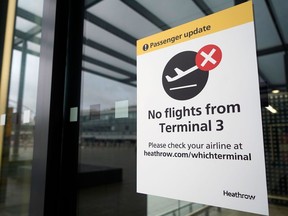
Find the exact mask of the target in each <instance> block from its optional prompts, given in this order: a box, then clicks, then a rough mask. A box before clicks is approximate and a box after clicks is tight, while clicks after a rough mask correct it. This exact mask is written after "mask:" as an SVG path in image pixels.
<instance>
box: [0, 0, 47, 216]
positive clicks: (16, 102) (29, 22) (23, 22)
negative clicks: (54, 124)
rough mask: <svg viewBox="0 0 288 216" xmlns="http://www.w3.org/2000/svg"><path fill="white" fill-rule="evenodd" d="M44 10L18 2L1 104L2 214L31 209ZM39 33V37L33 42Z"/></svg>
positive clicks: (21, 214) (40, 4)
mask: <svg viewBox="0 0 288 216" xmlns="http://www.w3.org/2000/svg"><path fill="white" fill-rule="evenodd" d="M11 2H12V1H11ZM23 11H24V12H23ZM42 11H43V1H42V0H39V1H36V2H35V1H24V0H19V1H18V5H17V13H16V17H15V31H14V40H13V45H12V59H11V64H10V65H11V70H10V71H9V78H10V79H9V80H7V82H8V83H9V88H8V89H7V90H8V91H7V104H2V103H1V107H7V108H6V110H5V115H6V121H5V122H3V123H5V125H4V126H3V127H4V131H5V135H4V138H3V140H1V141H3V144H2V145H0V148H1V150H2V155H0V159H1V161H2V163H1V167H0V170H1V177H0V186H1V190H0V215H3V216H4V215H7V216H12V215H17V216H18V215H19V216H24V215H25V216H26V215H28V210H29V202H30V186H31V170H32V159H33V158H32V155H33V145H34V127H35V120H34V119H35V115H36V112H35V111H36V97H37V84H38V72H39V71H38V69H39V53H40V39H41V34H39V33H40V32H41V23H40V22H39V16H42ZM36 15H37V17H38V18H36ZM36 28H37V29H38V30H37V31H35V29H36ZM36 35H37V38H38V40H35V41H33V37H35V36H36ZM27 39H28V40H31V41H28V40H27ZM2 72H3V71H2ZM2 82H3V80H2ZM1 84H3V83H1ZM2 95H3V92H1V96H2ZM1 114H2V113H1ZM1 127H2V126H1ZM1 138H2V137H1ZM0 152H1V151H0Z"/></svg>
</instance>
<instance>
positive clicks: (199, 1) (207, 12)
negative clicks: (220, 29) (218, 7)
mask: <svg viewBox="0 0 288 216" xmlns="http://www.w3.org/2000/svg"><path fill="white" fill-rule="evenodd" d="M192 1H193V2H194V3H195V4H196V5H197V7H198V8H199V9H200V10H201V11H202V12H203V13H204V14H205V15H210V14H213V11H212V10H211V8H210V7H209V6H208V5H207V4H206V3H205V1H203V0H192Z"/></svg>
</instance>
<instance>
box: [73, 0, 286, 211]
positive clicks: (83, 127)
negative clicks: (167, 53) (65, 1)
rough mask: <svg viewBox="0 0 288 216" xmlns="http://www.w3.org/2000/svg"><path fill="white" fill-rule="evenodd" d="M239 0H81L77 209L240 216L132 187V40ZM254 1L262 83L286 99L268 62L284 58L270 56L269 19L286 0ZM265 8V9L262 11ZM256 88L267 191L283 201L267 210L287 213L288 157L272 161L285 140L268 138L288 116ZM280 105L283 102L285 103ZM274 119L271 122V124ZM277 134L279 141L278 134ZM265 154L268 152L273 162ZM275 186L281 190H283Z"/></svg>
mask: <svg viewBox="0 0 288 216" xmlns="http://www.w3.org/2000/svg"><path fill="white" fill-rule="evenodd" d="M242 2H245V1H241V0H240V1H234V0H229V1H226V0H225V1H217V2H215V1H210V0H203V1H198V0H192V1H191V0H190V1H188V0H187V1H186V0H181V1H174V0H169V1H166V0H165V1H164V0H155V1H146V0H136V1H130V0H122V1H112V0H105V1H89V0H86V3H85V6H86V7H85V15H84V31H83V37H84V40H83V55H82V86H81V89H82V90H81V110H80V137H79V161H78V165H79V171H78V177H79V178H78V179H79V188H78V192H79V197H78V198H79V203H78V209H79V215H81V216H84V215H85V216H86V215H91V216H92V215H97V216H104V215H107V216H108V215H143V216H144V215H151V216H152V215H163V216H164V215H165V216H168V215H171V216H172V215H173V216H175V215H177V216H180V215H188V214H191V213H193V212H195V211H199V213H201V212H206V214H208V213H209V212H210V213H212V214H213V215H228V214H231V213H233V214H235V215H241V213H239V212H236V211H232V210H227V209H220V208H216V207H210V206H205V205H201V204H195V203H190V202H185V201H181V200H173V199H167V198H162V197H156V196H149V195H148V196H146V195H142V194H137V193H136V148H137V137H136V129H137V128H136V112H137V102H136V88H137V82H136V41H137V40H138V39H140V38H143V37H146V36H149V35H152V34H155V33H158V32H161V31H165V30H167V29H170V28H173V27H175V26H178V25H181V24H184V23H186V22H189V21H193V20H195V19H198V18H200V17H203V16H207V15H209V14H212V13H215V12H217V11H221V10H223V9H226V8H229V7H232V6H234V5H235V4H239V3H242ZM254 2H255V16H256V17H255V19H256V30H257V32H256V33H257V41H258V44H257V45H258V47H257V50H258V51H259V52H258V59H259V63H260V64H259V68H260V69H259V77H260V78H259V82H260V85H261V86H262V87H263V89H265V90H269V91H270V90H272V88H274V87H280V88H282V89H283V90H284V91H283V93H282V94H283V96H277V97H276V96H274V95H273V94H269V97H270V99H273V100H272V102H275V100H277V102H278V99H279V101H280V100H283V101H285V100H284V98H286V97H287V92H286V86H285V85H286V82H285V79H283V73H284V70H282V71H281V72H280V68H279V70H278V69H277V68H274V69H275V71H278V72H279V74H278V75H275V74H274V75H272V74H273V73H274V72H273V73H272V71H274V70H273V69H272V68H273V67H274V66H275V64H273V63H272V62H273V61H274V60H275V59H277V60H278V61H279V65H284V62H283V59H282V57H279V56H273V55H274V54H275V53H274V51H276V49H273V47H274V48H275V47H278V46H280V45H279V44H278V43H279V36H277V34H278V33H279V32H278V33H277V31H276V30H275V25H276V26H277V24H275V23H274V24H273V23H272V18H271V17H273V16H274V17H275V16H276V17H278V18H279V22H280V20H282V19H283V17H284V13H283V11H282V10H281V4H283V3H281V4H280V3H279V4H278V3H276V2H275V4H274V2H273V4H267V3H265V1H260V0H259V1H256V0H255V1H254ZM283 6H284V5H283ZM285 6H287V4H286V3H285ZM271 8H272V10H273V13H272V12H271V11H270V13H269V10H270V9H271ZM274 9H276V10H274ZM281 11H282V12H281ZM263 14H266V15H265V17H264V16H263ZM281 14H282V15H281ZM278 15H279V16H278ZM269 17H270V18H269ZM266 19H269V21H267V20H266ZM283 20H284V19H283ZM283 20H282V21H283ZM282 21H281V22H280V27H281V29H282V33H283V32H285V34H284V35H286V36H287V34H286V33H287V31H284V28H283V22H282ZM270 24H271V25H270ZM278 27H279V25H278ZM268 29H269V31H268V32H267V30H268ZM286 29H287V28H286ZM286 43H287V38H286ZM268 48H271V49H268ZM280 50H281V49H278V51H279V52H277V54H281V55H282V56H283V54H284V52H282V51H280ZM286 51H287V50H286ZM280 58H281V61H280ZM268 59H269V60H270V61H271V62H270V63H269V60H268ZM273 59H274V60H273ZM272 60H273V61H272ZM278 61H277V62H278ZM272 65H273V66H272ZM270 69H271V70H270ZM280 73H282V75H280ZM281 77H282V78H281ZM261 92H262V93H263V95H262V96H263V118H264V119H265V120H264V122H263V127H264V133H265V134H264V138H265V140H264V141H265V154H266V156H267V158H266V165H267V170H269V172H267V173H268V174H267V175H268V180H269V182H267V183H268V189H269V191H268V192H269V195H272V196H270V198H271V200H270V201H271V203H272V204H273V203H276V204H280V205H277V206H276V207H275V206H274V205H271V206H270V211H271V215H280V213H279V211H281V212H285V213H287V212H288V209H287V208H286V207H283V206H281V205H283V204H284V203H286V204H287V196H288V194H287V173H286V174H285V173H284V172H283V170H284V169H286V170H287V158H286V159H281V161H282V162H281V166H280V165H279V166H278V165H277V164H276V163H274V162H275V161H277V158H278V156H277V154H278V152H279V151H283V155H282V153H281V155H282V156H283V158H284V157H285V155H286V153H287V148H286V147H285V146H287V142H286V141H287V140H286V139H284V138H283V139H281V146H282V147H281V148H277V147H275V149H277V151H276V150H275V149H274V147H272V146H273V145H274V142H276V141H275V140H274V138H275V137H273V136H276V132H275V131H277V133H278V134H284V133H285V127H284V126H283V125H284V123H281V125H280V124H278V123H279V122H278V123H276V122H275V121H280V119H281V121H284V122H286V119H287V115H285V114H283V113H284V111H283V112H282V114H283V116H281V118H280V117H279V116H278V117H277V118H276V115H274V114H272V113H271V112H269V111H267V110H266V109H265V106H268V99H267V98H268V96H267V91H261ZM285 95H286V96H285ZM276 98H278V99H276ZM280 98H283V99H280ZM275 103H276V102H275ZM281 104H282V105H283V103H282V102H281ZM282 105H281V107H282V108H283V109H284V107H283V106H282ZM285 112H286V111H285ZM271 119H273V122H274V123H275V124H274V123H273V125H271V124H270V123H271V121H272V120H271ZM274 119H277V120H275V121H274ZM269 124H270V126H269ZM279 125H280V126H281V128H279V127H278V126H279ZM276 128H278V129H276ZM283 128H284V129H283ZM283 131H284V132H283ZM277 136H278V135H277ZM281 136H282V135H281ZM278 141H279V142H280V139H279V140H278ZM275 145H276V143H275ZM277 145H280V144H277ZM271 151H273V154H272V153H271ZM270 154H272V155H273V158H272V159H273V160H272V161H271V160H270V159H271V158H270ZM279 155H280V153H279ZM276 156H277V158H276ZM278 159H279V160H280V158H278ZM273 161H274V162H273ZM275 166H276V167H277V169H276V168H275ZM280 168H281V169H282V168H283V170H282V171H281V175H280V174H279V173H280V171H279V173H278V171H277V176H275V175H276V174H275V175H274V172H276V170H278V169H280ZM278 174H279V175H278ZM276 178H277V180H276ZM280 184H281V185H282V186H281V185H280ZM275 188H277V190H276V189H275ZM280 190H281V191H282V192H283V194H281V196H280V194H279V193H280V192H279V191H280ZM278 192H279V193H278ZM273 194H274V195H276V196H273ZM285 213H284V214H285ZM284 214H283V215H284ZM245 215H246V214H245ZM247 215H248V214H247Z"/></svg>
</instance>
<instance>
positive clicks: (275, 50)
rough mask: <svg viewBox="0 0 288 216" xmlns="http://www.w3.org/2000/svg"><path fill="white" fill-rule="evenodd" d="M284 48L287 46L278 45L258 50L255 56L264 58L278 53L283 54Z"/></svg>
mask: <svg viewBox="0 0 288 216" xmlns="http://www.w3.org/2000/svg"><path fill="white" fill-rule="evenodd" d="M284 47H288V44H285V45H284V46H282V45H280V46H275V47H270V48H267V49H262V50H258V51H257V56H258V57H260V56H264V55H271V54H275V53H279V52H285V48H284ZM286 50H287V48H286Z"/></svg>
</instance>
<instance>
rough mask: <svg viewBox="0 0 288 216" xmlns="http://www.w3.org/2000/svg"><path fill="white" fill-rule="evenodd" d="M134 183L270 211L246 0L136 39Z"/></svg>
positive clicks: (155, 191) (141, 188) (162, 192)
mask: <svg viewBox="0 0 288 216" xmlns="http://www.w3.org/2000/svg"><path fill="white" fill-rule="evenodd" d="M137 79H138V80H137V88H138V89H137V100H138V101H137V106H138V108H137V191H138V192H139V193H145V194H151V195H157V196H163V197H168V198H174V199H180V200H186V201H191V202H197V203H203V204H207V205H214V206H219V207H225V208H231V209H236V210H241V211H248V212H253V213H259V214H264V215H268V201H267V189H266V176H265V161H264V149H263V134H262V122H261V107H260V96H259V83H258V82H259V81H258V80H259V79H258V69H257V59H256V45H255V32H254V23H253V10H252V2H247V3H244V4H241V5H238V6H235V7H233V8H230V9H228V10H224V11H222V12H219V13H216V14H213V15H210V16H207V17H204V18H202V19H199V20H196V21H193V22H190V23H187V24H184V25H181V26H178V27H176V28H173V29H170V30H168V31H164V32H161V33H159V34H156V35H152V36H150V37H147V38H144V39H141V40H139V41H138V42H137Z"/></svg>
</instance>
